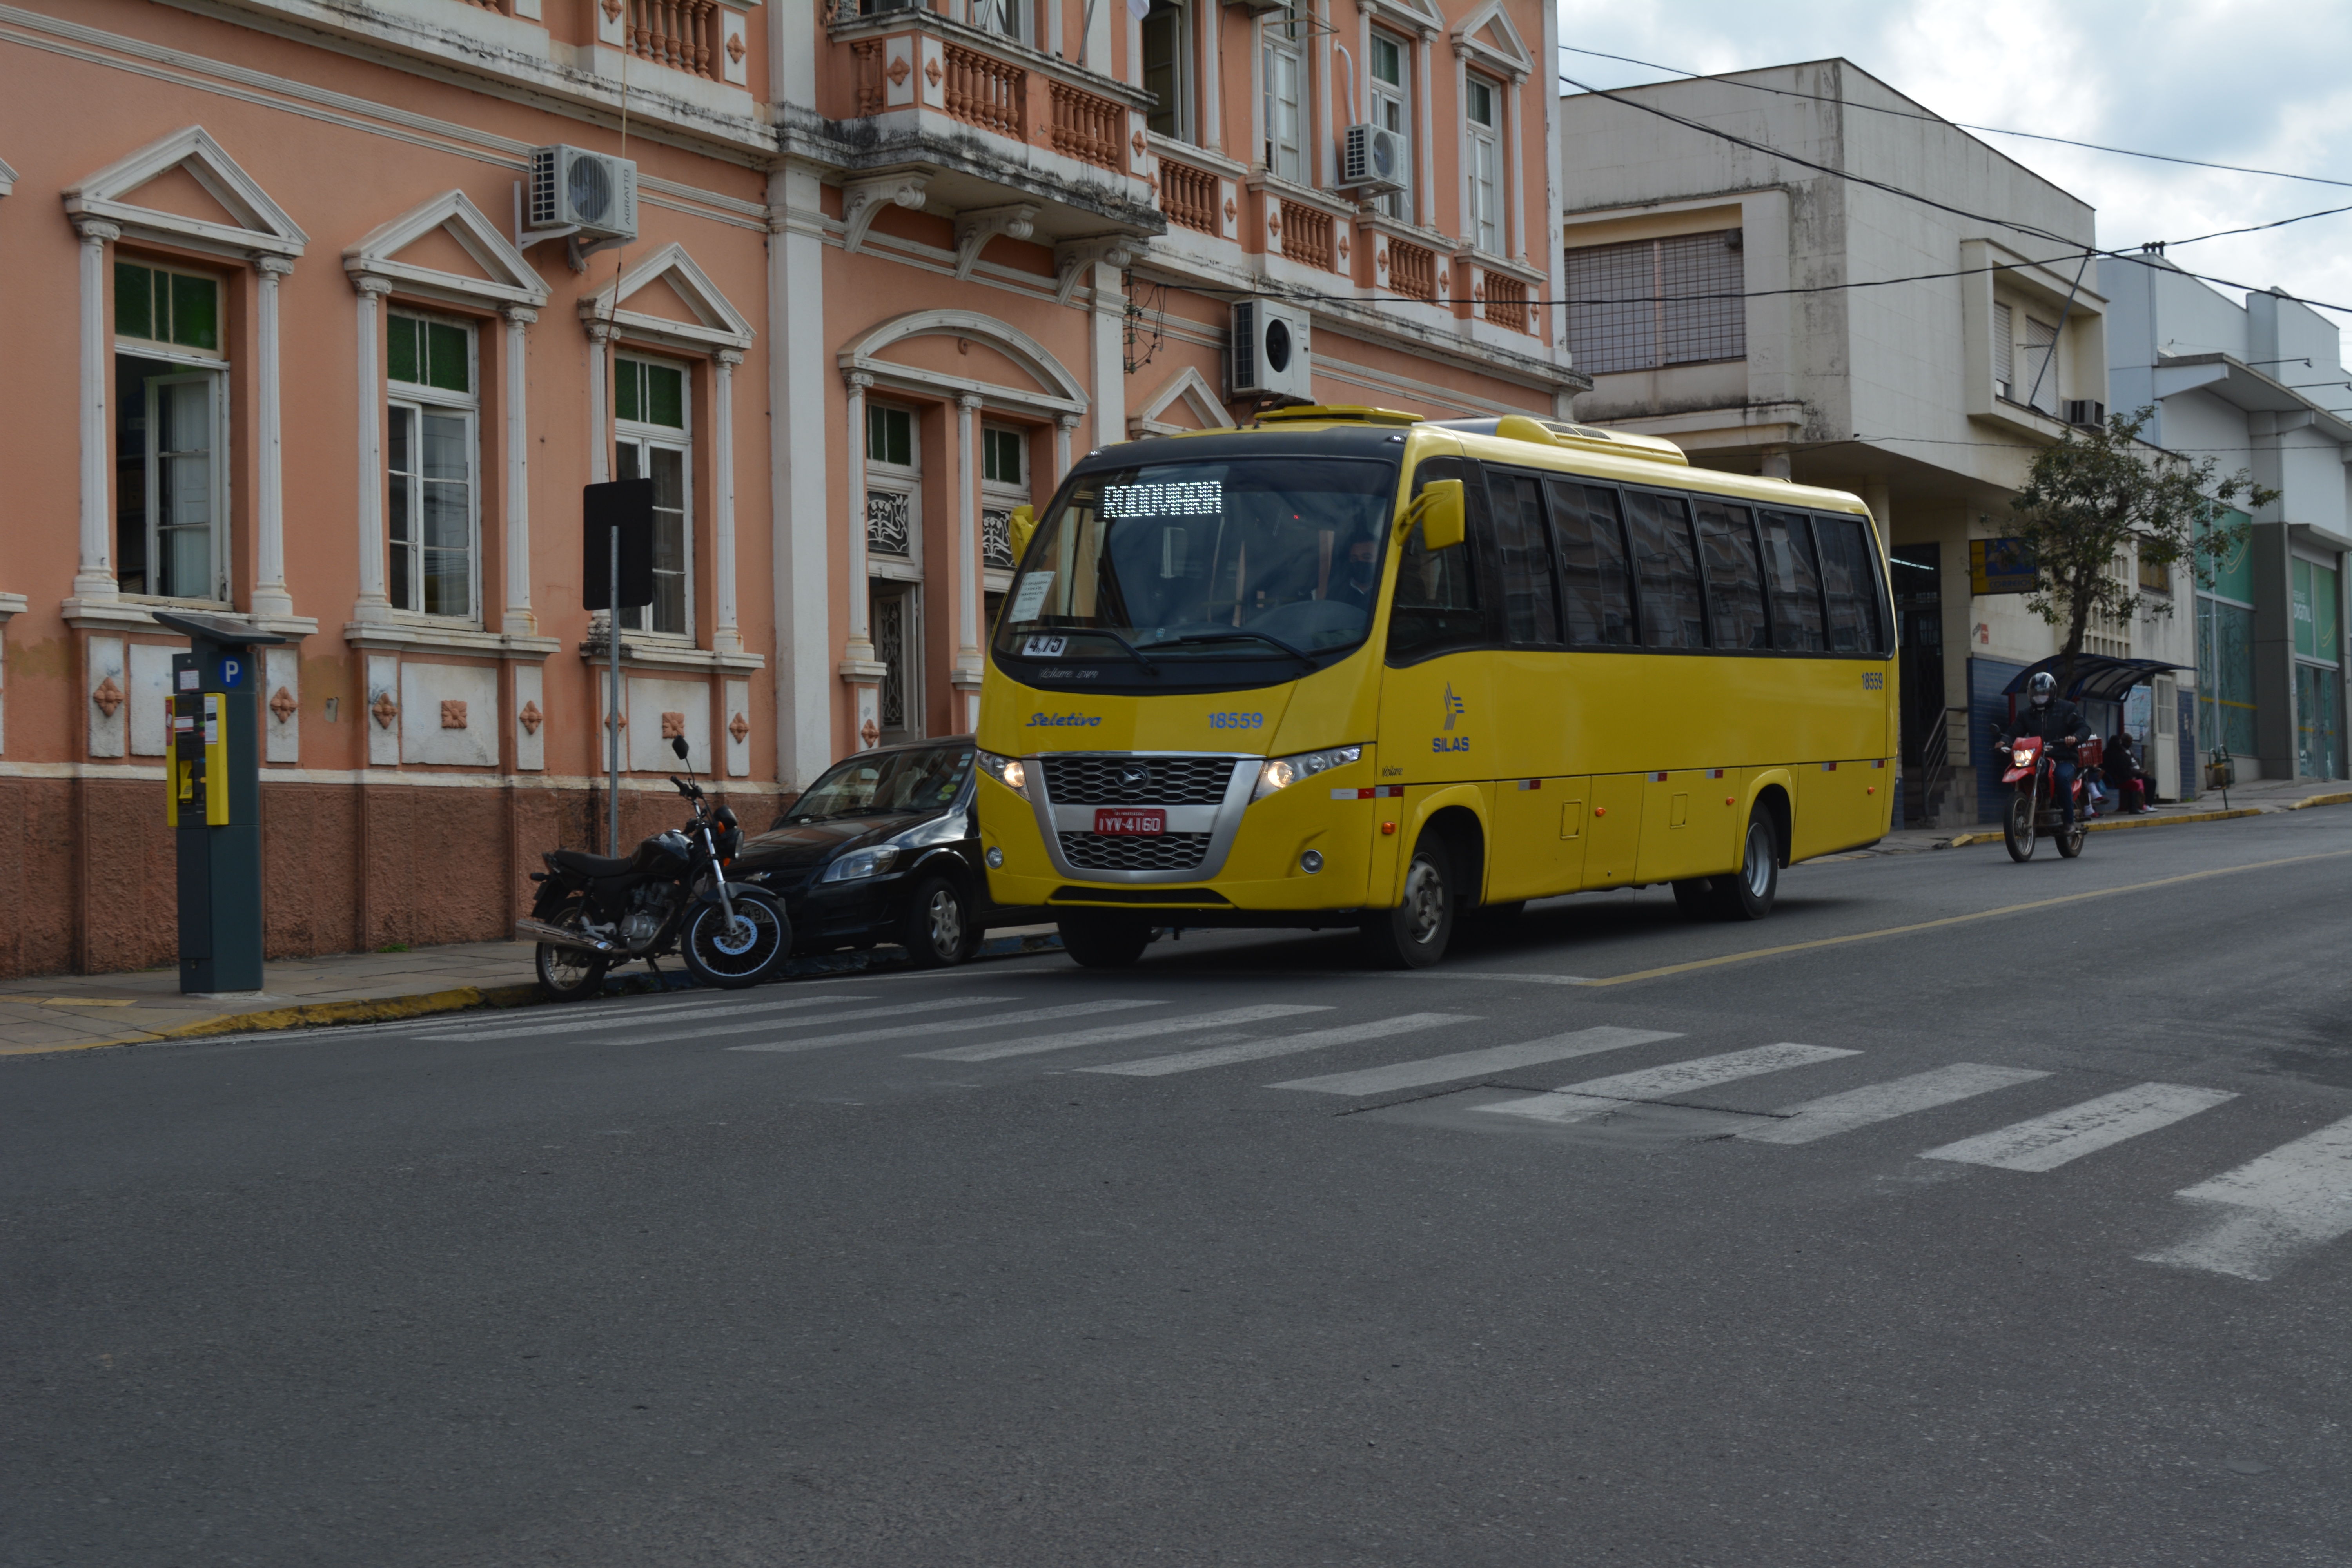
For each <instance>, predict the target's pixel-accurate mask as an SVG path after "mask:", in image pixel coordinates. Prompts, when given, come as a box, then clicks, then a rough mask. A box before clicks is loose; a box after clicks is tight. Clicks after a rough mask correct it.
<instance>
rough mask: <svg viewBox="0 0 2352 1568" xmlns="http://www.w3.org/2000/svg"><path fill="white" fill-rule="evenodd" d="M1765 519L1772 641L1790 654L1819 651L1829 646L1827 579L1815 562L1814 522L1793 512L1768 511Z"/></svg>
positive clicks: (1765, 577)
mask: <svg viewBox="0 0 2352 1568" xmlns="http://www.w3.org/2000/svg"><path fill="white" fill-rule="evenodd" d="M1763 524H1764V580H1765V581H1766V582H1767V583H1768V584H1770V586H1771V595H1772V646H1773V647H1776V648H1779V649H1780V650H1781V651H1783V652H1785V653H1819V652H1821V651H1822V648H1823V647H1826V646H1827V645H1826V644H1825V643H1824V642H1823V641H1822V579H1821V574H1820V572H1819V571H1817V570H1816V569H1815V567H1814V564H1813V530H1812V524H1811V521H1810V520H1808V519H1807V518H1806V517H1804V516H1803V514H1801V513H1799V512H1793V511H1768V512H1766V513H1765V514H1764V518H1763Z"/></svg>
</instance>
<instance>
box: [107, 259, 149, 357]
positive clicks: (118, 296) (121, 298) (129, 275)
mask: <svg viewBox="0 0 2352 1568" xmlns="http://www.w3.org/2000/svg"><path fill="white" fill-rule="evenodd" d="M114 330H115V331H118V332H120V333H121V334H122V335H123V336H124V337H126V338H152V337H153V336H154V335H155V279H154V277H153V275H152V274H151V273H150V272H149V271H148V270H147V269H146V268H144V267H133V266H132V265H131V263H129V262H128V261H118V262H116V263H115V264H114Z"/></svg>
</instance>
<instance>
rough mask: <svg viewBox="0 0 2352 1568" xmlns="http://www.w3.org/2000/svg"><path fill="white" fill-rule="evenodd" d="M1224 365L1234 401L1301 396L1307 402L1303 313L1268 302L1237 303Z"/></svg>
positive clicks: (1310, 365)
mask: <svg viewBox="0 0 2352 1568" xmlns="http://www.w3.org/2000/svg"><path fill="white" fill-rule="evenodd" d="M1227 367H1228V379H1229V380H1230V382H1231V384H1232V395H1233V396H1234V399H1235V400H1239V399H1241V398H1244V397H1303V398H1307V399H1308V400H1309V401H1312V399H1313V397H1314V395H1315V394H1314V390H1313V388H1314V380H1315V376H1314V360H1313V356H1311V355H1310V354H1309V353H1307V312H1306V311H1304V310H1299V309H1298V308H1297V307H1296V306H1294V305H1283V304H1277V303H1276V302H1275V301H1274V300H1240V301H1237V302H1236V303H1235V304H1234V337H1233V346H1232V349H1231V350H1230V352H1229V353H1228V356H1227Z"/></svg>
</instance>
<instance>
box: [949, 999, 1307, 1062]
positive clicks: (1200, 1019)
mask: <svg viewBox="0 0 2352 1568" xmlns="http://www.w3.org/2000/svg"><path fill="white" fill-rule="evenodd" d="M1330 1011H1331V1009H1330V1008H1329V1007H1328V1006H1309V1005H1306V1004H1304V1003H1298V1002H1268V1003H1265V1004H1264V1005H1260V1006H1255V1007H1227V1008H1225V1009H1223V1011H1221V1012H1215V1013H1193V1014H1191V1015H1189V1016H1185V1017H1181V1018H1147V1019H1144V1020H1143V1021H1142V1022H1140V1023H1135V1024H1106V1025H1104V1026H1102V1027H1101V1028H1099V1029H1077V1030H1074V1031H1072V1032H1071V1033H1069V1034H1066V1035H1041V1036H1038V1037H1034V1038H1033V1039H1026V1040H1000V1041H997V1042H995V1043H994V1044H992V1045H985V1046H958V1047H954V1048H952V1049H950V1050H944V1051H917V1052H915V1053H914V1054H915V1055H916V1056H917V1057H919V1058H923V1059H925V1060H929V1061H936V1062H992V1061H998V1060H1001V1059H1002V1058H1005V1057H1027V1056H1035V1055H1037V1054H1038V1053H1040V1052H1042V1051H1066V1050H1070V1049H1072V1048H1074V1047H1078V1046H1099V1045H1108V1044H1110V1043H1111V1042H1113V1041H1118V1040H1140V1039H1147V1038H1149V1037H1151V1036H1153V1035H1186V1034H1195V1033H1198V1032H1201V1031H1202V1030H1207V1029H1222V1028H1226V1027H1229V1026H1233V1025H1235V1024H1262V1023H1265V1021H1266V1020H1267V1019H1269V1018H1288V1017H1293V1016H1297V1014H1300V1013H1328V1012H1330Z"/></svg>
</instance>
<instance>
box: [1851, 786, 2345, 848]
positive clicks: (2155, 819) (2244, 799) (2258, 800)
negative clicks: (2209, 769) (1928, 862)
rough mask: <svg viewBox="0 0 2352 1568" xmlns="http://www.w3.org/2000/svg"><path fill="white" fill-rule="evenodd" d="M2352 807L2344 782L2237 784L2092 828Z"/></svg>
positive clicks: (1939, 838)
mask: <svg viewBox="0 0 2352 1568" xmlns="http://www.w3.org/2000/svg"><path fill="white" fill-rule="evenodd" d="M2315 805H2352V789H2347V788H2346V787H2345V784H2344V781H2343V780H2341V779H2261V780H2257V781H2256V782H2254V783H2252V784H2232V785H2231V786H2230V789H2229V792H2228V799H2227V801H2226V803H2225V802H2224V800H2223V797H2222V792H2221V791H2220V790H2209V791H2207V792H2206V793H2205V794H2203V795H2199V796H2198V797H2197V798H2196V799H2195V800H2185V801H2171V802H2168V803H2167V804H2165V805H2158V806H2156V807H2153V808H2152V809H2150V810H2149V811H2147V813H2145V814H2144V815H2142V816H2116V815H2114V814H2112V813H2111V814H2109V815H2107V816H2101V817H2099V818H2098V819H2097V820H2096V821H2095V822H2093V823H2092V824H2091V825H2090V831H2092V832H2094V833H2114V832H2120V831H2123V830H2126V829H2129V828H2137V827H2163V826H2179V825H2182V824H2186V823H2192V822H2227V821H2229V820H2231V818H2233V817H2240V816H2263V815H2265V814H2266V813H2269V812H2274V811H2302V810H2304V809H2305V808H2306V807H2308V806H2315ZM2000 837H2001V834H2000V824H1999V823H1997V822H1995V823H1984V824H1981V825H1979V826H1975V827H1969V828H1961V829H1954V828H1949V827H1915V828H1906V829H1905V830H1903V831H1902V832H1899V833H1890V834H1888V835H1887V836H1886V837H1884V838H1882V839H1880V840H1879V841H1878V842H1877V843H1876V844H1875V845H1874V846H1872V847H1871V848H1869V849H1867V850H1864V851H1862V853H1864V854H1871V855H1912V854H1917V853H1920V852H1922V851H1925V850H1930V849H1958V848H1963V847H1967V846H1969V845H1971V844H1998V843H2000Z"/></svg>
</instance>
